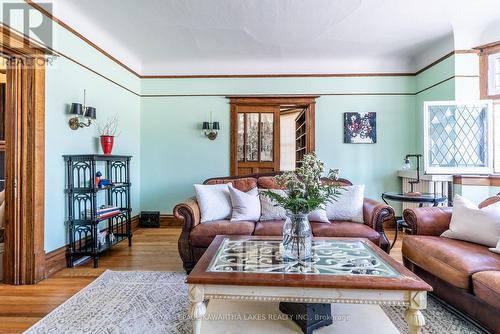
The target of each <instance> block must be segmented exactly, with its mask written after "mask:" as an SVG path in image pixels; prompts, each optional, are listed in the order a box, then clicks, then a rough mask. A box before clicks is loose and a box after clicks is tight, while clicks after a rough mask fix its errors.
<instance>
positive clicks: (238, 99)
mask: <svg viewBox="0 0 500 334" xmlns="http://www.w3.org/2000/svg"><path fill="white" fill-rule="evenodd" d="M226 97H227V98H228V99H229V103H230V113H231V114H230V166H229V169H230V173H231V176H235V175H236V174H237V169H238V161H237V159H238V158H237V154H236V150H237V147H236V146H237V119H236V117H237V113H238V108H239V107H241V106H283V105H300V106H306V107H307V111H306V115H305V116H306V137H307V140H306V143H307V145H306V150H305V151H306V152H305V153H311V152H314V151H315V149H316V142H315V138H316V111H315V110H316V109H315V107H316V99H317V98H318V97H319V95H304V96H298V95H291V96H287V95H276V96H251V95H247V96H226Z"/></svg>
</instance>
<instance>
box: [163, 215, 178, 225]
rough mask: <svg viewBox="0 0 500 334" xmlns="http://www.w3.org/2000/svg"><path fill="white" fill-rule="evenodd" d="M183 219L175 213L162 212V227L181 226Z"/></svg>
mask: <svg viewBox="0 0 500 334" xmlns="http://www.w3.org/2000/svg"><path fill="white" fill-rule="evenodd" d="M181 226H182V221H181V220H179V219H177V218H175V217H174V215H168V214H161V215H160V227H181Z"/></svg>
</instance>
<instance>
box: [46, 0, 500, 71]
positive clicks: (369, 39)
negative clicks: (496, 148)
mask: <svg viewBox="0 0 500 334" xmlns="http://www.w3.org/2000/svg"><path fill="white" fill-rule="evenodd" d="M40 2H42V1H40ZM53 3H54V5H53V12H54V15H55V16H56V17H57V18H59V19H61V20H62V21H64V22H65V23H67V24H68V25H70V26H71V27H73V28H74V29H75V30H77V31H78V32H80V33H81V34H82V35H84V36H85V37H87V38H88V39H90V40H91V41H92V42H94V43H95V44H97V45H98V46H99V47H101V48H102V49H104V50H106V51H107V52H109V53H110V54H111V55H113V56H114V57H116V58H117V59H119V60H120V61H122V62H123V63H125V64H126V65H128V66H130V67H131V68H132V69H134V70H135V71H136V72H139V73H140V74H143V75H196V74H198V75H200V74H278V73H342V72H344V73H346V72H347V73H352V72H363V73H365V72H412V71H415V70H416V69H417V68H416V67H418V66H419V64H420V63H422V59H415V58H418V56H419V55H427V56H428V57H431V56H434V55H429V53H430V52H428V51H427V50H430V49H432V48H435V45H436V44H439V43H442V42H443V41H447V42H446V43H444V44H445V45H450V46H453V43H450V41H453V38H454V44H455V47H456V46H457V44H460V45H461V46H462V44H471V43H474V42H478V41H482V42H491V41H492V40H491V39H494V38H496V39H497V40H498V39H500V31H494V32H492V31H491V27H498V26H499V23H500V1H499V0H474V1H471V0H106V1H102V0H85V1H81V0H53ZM488 27H490V29H487V28H488ZM485 29H486V31H485ZM494 30H498V29H494ZM454 31H455V35H454ZM457 31H458V32H459V33H457ZM457 35H460V36H464V37H463V41H464V42H463V43H462V42H460V43H457ZM485 39H487V40H485ZM476 45H477V44H476ZM470 46H475V45H470ZM470 46H469V47H470ZM436 49H437V50H439V49H440V48H439V47H438V48H436ZM441 49H442V47H441ZM440 52H442V50H440ZM431 53H432V52H431ZM442 55H443V54H440V55H435V56H436V57H439V56H442Z"/></svg>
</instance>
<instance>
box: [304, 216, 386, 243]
mask: <svg viewBox="0 0 500 334" xmlns="http://www.w3.org/2000/svg"><path fill="white" fill-rule="evenodd" d="M311 227H312V232H313V235H314V236H315V237H352V238H367V239H369V240H370V241H371V242H373V243H374V244H376V245H378V244H379V240H380V234H379V233H378V232H377V231H375V230H374V229H372V228H371V227H369V226H367V225H365V224H356V223H353V222H349V221H338V220H332V221H331V224H325V223H318V222H311Z"/></svg>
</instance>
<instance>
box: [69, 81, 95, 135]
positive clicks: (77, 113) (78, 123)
mask: <svg viewBox="0 0 500 334" xmlns="http://www.w3.org/2000/svg"><path fill="white" fill-rule="evenodd" d="M85 95H86V91H85V90H84V91H83V105H82V104H81V103H72V104H71V107H70V109H69V113H70V115H72V116H73V117H71V118H70V120H69V122H68V124H69V127H70V128H71V129H72V130H77V129H79V128H83V127H89V126H90V124H91V122H92V120H93V119H96V109H95V108H94V107H89V106H86V105H85ZM85 121H86V122H85Z"/></svg>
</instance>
